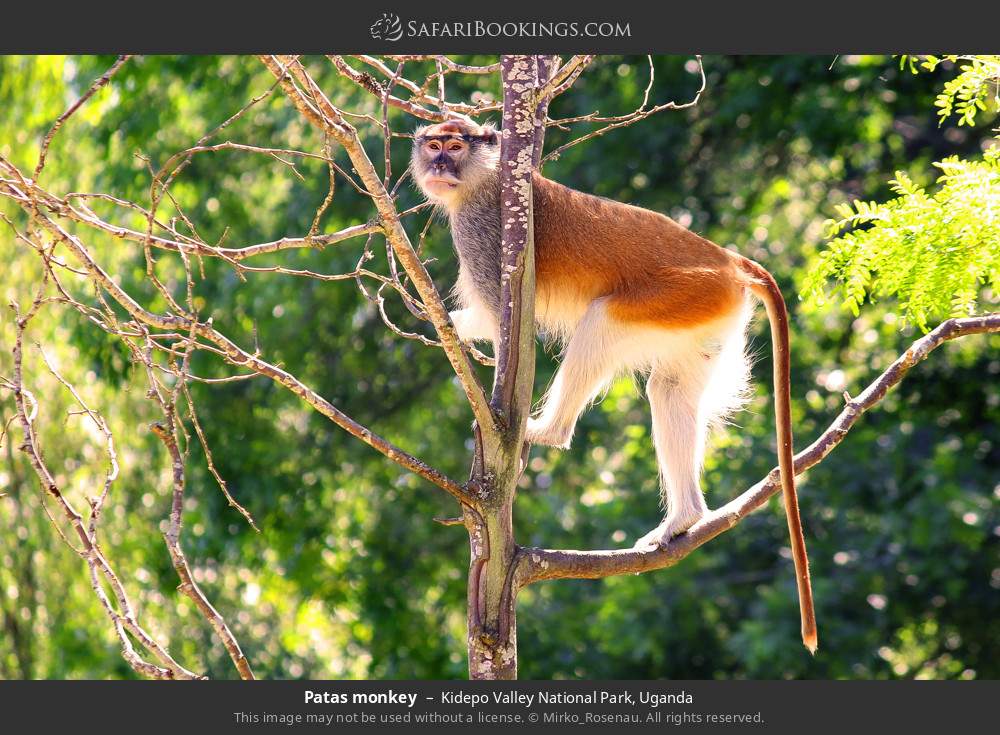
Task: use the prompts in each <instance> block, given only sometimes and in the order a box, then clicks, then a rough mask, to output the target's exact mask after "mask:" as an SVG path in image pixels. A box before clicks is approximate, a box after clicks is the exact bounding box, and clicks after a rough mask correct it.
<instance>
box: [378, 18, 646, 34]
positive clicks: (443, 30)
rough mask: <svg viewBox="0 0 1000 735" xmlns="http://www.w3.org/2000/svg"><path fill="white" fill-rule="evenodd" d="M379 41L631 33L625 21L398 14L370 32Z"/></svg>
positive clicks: (379, 20) (383, 19)
mask: <svg viewBox="0 0 1000 735" xmlns="http://www.w3.org/2000/svg"><path fill="white" fill-rule="evenodd" d="M368 30H369V32H370V33H371V36H372V38H373V39H375V40H376V41H398V40H399V39H401V38H403V37H404V36H406V37H407V38H630V37H631V36H632V29H631V27H630V26H629V23H627V22H623V21H588V22H586V23H583V22H578V21H572V20H568V21H520V22H514V21H511V22H504V23H501V22H487V21H482V20H469V21H448V22H442V21H429V22H422V21H419V20H410V21H407V22H406V23H405V24H404V23H403V21H402V20H400V18H399V16H398V15H396V14H395V13H382V17H380V18H379V19H378V20H376V21H375V22H374V23H372V25H371V27H370V28H369V29H368Z"/></svg>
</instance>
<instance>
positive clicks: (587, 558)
mask: <svg viewBox="0 0 1000 735" xmlns="http://www.w3.org/2000/svg"><path fill="white" fill-rule="evenodd" d="M997 332H1000V313H995V314H986V315H984V316H977V317H967V318H962V319H949V320H947V321H945V322H943V323H942V324H941V325H940V326H939V327H937V328H936V329H935V330H933V331H932V332H930V333H929V334H927V335H926V336H924V337H922V338H920V339H919V340H917V341H916V342H914V343H913V344H912V345H911V346H910V347H909V348H908V349H907V350H906V351H905V352H904V353H903V354H902V355H901V356H900V357H899V358H898V359H897V360H896V361H895V362H893V363H892V365H890V366H889V367H888V368H887V369H886V370H885V372H883V373H882V374H881V375H880V376H879V377H878V378H877V379H876V380H875V381H873V382H872V383H871V384H870V385H869V386H868V387H867V388H865V390H864V391H862V392H861V394H860V395H858V396H857V397H856V398H854V399H853V400H852V401H850V402H849V403H848V404H847V406H845V407H844V410H843V411H842V412H841V413H840V415H839V416H837V418H836V419H835V420H834V421H833V423H831V424H830V426H829V427H828V428H827V429H826V431H824V432H823V433H822V434H821V435H820V436H819V438H817V439H816V441H814V442H813V443H812V444H811V445H810V446H809V447H807V448H806V449H805V450H803V451H802V452H799V454H798V455H796V457H795V472H796V474H800V473H802V472H805V471H806V470H807V469H809V468H810V467H813V466H814V465H816V464H818V463H819V462H821V461H822V460H823V459H824V458H825V457H826V456H827V455H828V454H830V452H832V451H833V449H834V448H835V447H836V446H837V445H838V444H840V442H841V441H843V439H844V437H845V436H847V432H848V431H850V429H851V427H853V426H854V424H855V423H857V421H858V419H859V418H860V417H861V416H862V414H864V413H865V412H866V411H868V410H869V409H870V408H872V407H874V406H875V405H877V404H878V403H879V402H880V401H881V400H882V399H883V398H884V397H885V395H886V393H888V392H889V390H890V389H891V388H892V387H893V386H895V385H896V384H897V383H899V382H900V381H901V380H902V379H903V378H904V377H905V376H906V374H907V372H909V370H910V369H911V368H912V367H913V366H914V365H916V364H917V363H919V362H921V361H922V360H924V359H926V358H927V356H928V355H929V354H930V353H931V352H932V351H933V350H934V349H935V348H937V347H939V346H940V345H942V344H944V343H945V342H947V341H949V340H953V339H957V338H959V337H964V336H966V335H969V334H984V333H997ZM780 490H781V484H780V480H779V473H778V469H777V468H774V469H772V470H771V472H770V473H768V476H767V477H766V478H764V479H763V480H761V481H760V482H758V483H757V484H755V485H754V486H753V487H751V488H750V489H748V490H746V491H745V492H744V493H743V494H741V495H740V496H739V497H737V498H735V499H734V500H732V501H730V502H729V503H727V504H726V505H724V506H722V507H721V508H719V509H717V510H715V511H713V512H711V513H709V514H708V515H706V516H705V517H704V518H702V519H701V520H700V521H698V522H697V523H696V524H695V525H693V526H692V527H691V528H690V529H689V530H688V531H687V532H686V533H684V534H681V535H680V536H678V537H676V538H674V539H672V540H671V541H670V543H669V544H667V546H665V547H663V548H659V549H608V550H597V551H575V550H554V549H537V548H524V549H522V551H523V556H522V569H521V576H520V579H521V582H522V584H523V585H527V584H531V583H532V582H538V581H540V580H544V579H598V578H601V577H610V576H613V575H616V574H637V573H639V572H648V571H652V570H654V569H663V568H665V567H671V566H673V565H675V564H677V563H678V562H679V561H681V560H682V559H683V558H684V557H686V556H687V555H688V554H690V553H691V552H692V551H694V550H695V549H697V548H698V547H699V546H702V545H703V544H705V543H707V542H708V541H711V540H712V539H713V538H715V537H716V536H718V535H719V534H721V533H724V532H725V531H728V530H729V529H731V528H733V527H734V526H735V525H737V524H738V523H739V522H740V521H741V520H743V519H744V518H745V517H746V516H747V515H749V514H750V513H751V512H752V511H754V510H756V509H757V508H760V507H761V506H762V505H764V503H766V502H767V500H768V499H769V498H770V497H771V496H772V495H775V494H776V493H778V492H779V491H780Z"/></svg>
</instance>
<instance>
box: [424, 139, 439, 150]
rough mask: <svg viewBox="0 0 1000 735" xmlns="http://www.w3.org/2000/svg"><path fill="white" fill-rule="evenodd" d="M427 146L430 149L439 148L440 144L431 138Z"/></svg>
mask: <svg viewBox="0 0 1000 735" xmlns="http://www.w3.org/2000/svg"><path fill="white" fill-rule="evenodd" d="M427 147H428V148H430V149H431V150H432V151H439V150H441V144H440V143H438V142H437V141H436V140H432V141H431V142H430V143H428V144H427Z"/></svg>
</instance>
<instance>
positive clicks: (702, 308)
mask: <svg viewBox="0 0 1000 735" xmlns="http://www.w3.org/2000/svg"><path fill="white" fill-rule="evenodd" d="M499 159H500V144H499V139H498V134H497V131H496V130H495V129H493V128H492V127H489V126H476V125H470V124H468V123H465V122H463V121H451V122H445V123H439V124H436V125H430V126H424V127H421V128H419V129H418V130H417V131H416V133H415V136H414V144H413V156H412V161H411V171H412V174H413V178H414V180H415V182H416V184H417V186H419V187H420V189H421V190H422V191H423V192H424V194H425V195H426V196H427V198H428V199H429V200H430V201H431V202H433V203H434V204H435V205H437V206H438V207H439V208H441V209H442V210H443V211H444V212H445V213H446V214H447V216H448V219H449V221H450V224H451V232H452V239H453V240H454V244H455V249H456V251H457V253H458V260H459V275H458V283H457V286H456V292H457V296H458V300H459V302H460V303H461V306H462V308H461V309H459V310H457V311H454V312H452V313H451V318H452V321H453V322H454V324H455V327H456V328H457V330H458V334H459V337H460V338H461V339H463V340H466V341H471V340H493V341H495V340H496V338H497V331H498V315H499V313H500V262H501V260H500V177H499V173H498V163H499ZM532 186H533V191H534V198H533V208H534V242H535V277H536V296H535V316H536V320H537V322H538V325H539V327H540V328H541V329H542V330H543V331H544V332H546V333H547V334H549V335H553V336H555V337H556V338H558V339H559V340H560V341H561V342H562V343H563V345H564V352H563V357H562V364H561V365H560V367H559V369H558V371H557V372H556V376H555V378H554V379H553V381H552V385H551V386H550V387H549V389H548V392H547V393H546V395H545V399H544V401H543V405H542V408H541V410H540V411H539V412H538V414H537V416H535V417H533V418H531V419H529V421H528V428H527V440H528V441H529V442H533V443H535V444H544V445H548V446H554V447H568V446H569V443H570V439H571V438H572V435H573V428H574V426H575V425H576V421H577V418H578V417H579V415H580V413H581V411H583V409H584V408H585V407H586V406H587V404H588V403H589V402H590V401H591V400H593V399H594V398H595V397H596V396H597V395H598V394H599V393H600V392H601V390H602V388H603V387H605V386H606V385H607V384H608V382H609V381H611V380H612V379H613V378H614V377H615V376H616V375H618V374H620V373H625V372H632V371H642V372H645V373H648V374H649V379H648V381H647V383H646V392H647V394H648V396H649V404H650V408H651V411H652V417H653V443H654V445H655V448H656V457H657V461H658V463H659V467H660V478H661V486H662V492H663V500H664V503H665V505H666V509H667V514H666V518H665V519H664V521H663V523H661V524H660V526H659V527H658V528H657V529H656V530H654V531H653V532H651V533H649V534H647V535H646V536H644V537H643V538H642V539H640V540H639V541H638V542H637V543H636V546H637V547H643V546H645V547H649V546H652V545H656V544H660V545H663V544H666V542H668V541H669V540H670V539H671V538H673V537H674V536H676V535H678V534H681V533H683V532H684V531H686V530H687V529H688V528H690V527H691V526H692V525H693V524H694V523H696V522H697V521H698V520H699V519H700V518H701V517H702V516H703V515H705V514H706V513H707V512H708V508H707V506H706V504H705V500H704V497H703V496H702V493H701V489H700V486H699V476H700V473H701V464H702V455H703V453H704V445H705V435H706V433H707V430H708V428H709V426H710V425H711V423H712V422H713V421H715V420H717V419H719V418H721V417H722V416H724V415H725V414H726V413H728V412H730V411H732V410H733V409H735V408H737V407H738V406H739V405H740V402H741V398H742V395H743V392H744V389H745V388H746V382H747V378H748V375H749V368H748V363H747V358H746V353H745V348H744V343H745V335H746V326H747V321H748V319H749V316H750V312H751V307H752V304H751V295H752V296H756V297H757V298H759V299H760V300H761V301H763V302H764V306H765V307H766V309H767V316H768V319H769V321H770V325H771V333H772V342H773V345H774V395H775V415H776V423H777V434H778V463H779V468H780V471H781V483H782V489H783V491H784V499H785V509H786V515H787V517H788V529H789V533H790V535H791V545H792V554H793V557H794V560H795V570H796V580H797V583H798V590H799V606H800V610H801V614H802V640H803V642H804V643H805V645H806V647H807V648H809V650H810V651H815V649H816V645H817V638H816V621H815V617H814V613H813V602H812V590H811V587H810V582H809V562H808V558H807V556H806V548H805V541H804V539H803V537H802V526H801V522H800V519H799V510H798V500H797V497H796V492H795V475H794V472H793V469H792V427H791V415H790V412H789V359H788V349H789V347H788V316H787V312H786V309H785V302H784V300H783V298H782V296H781V292H780V290H779V289H778V286H777V284H776V283H775V281H774V279H773V278H772V277H771V274H770V273H768V272H767V271H766V270H764V268H762V267H761V266H760V265H758V264H757V263H754V262H753V261H751V260H748V259H747V258H744V257H742V256H741V255H738V254H736V253H734V252H732V251H729V250H726V249H724V248H721V247H719V246H717V245H715V244H714V243H711V242H709V241H708V240H706V239H704V238H702V237H699V236H698V235H696V234H694V233H693V232H691V231H689V230H687V229H685V228H684V227H682V226H681V225H679V224H678V223H676V222H675V221H673V220H672V219H670V218H668V217H665V216H663V215H661V214H657V213H656V212H651V211H649V210H647V209H642V208H640V207H634V206H630V205H628V204H621V203H619V202H616V201H612V200H609V199H604V198H601V197H596V196H591V195H589V194H583V193H581V192H578V191H574V190H573V189H569V188H567V187H565V186H562V185H561V184H557V183H556V182H554V181H550V180H548V179H546V178H544V177H543V176H542V175H541V174H540V173H538V172H535V173H534V174H533V179H532Z"/></svg>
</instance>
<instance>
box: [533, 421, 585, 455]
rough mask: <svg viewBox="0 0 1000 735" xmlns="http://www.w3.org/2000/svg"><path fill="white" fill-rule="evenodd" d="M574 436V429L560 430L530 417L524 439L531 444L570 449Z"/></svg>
mask: <svg viewBox="0 0 1000 735" xmlns="http://www.w3.org/2000/svg"><path fill="white" fill-rule="evenodd" d="M572 438H573V431H572V430H569V431H565V430H560V429H558V428H556V427H553V426H550V425H548V424H546V423H543V422H542V421H541V420H539V419H531V418H529V419H528V428H527V430H526V431H525V433H524V440H525V441H527V442H529V443H531V444H541V445H543V446H546V447H558V448H559V449H569V443H570V440H571V439H572Z"/></svg>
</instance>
